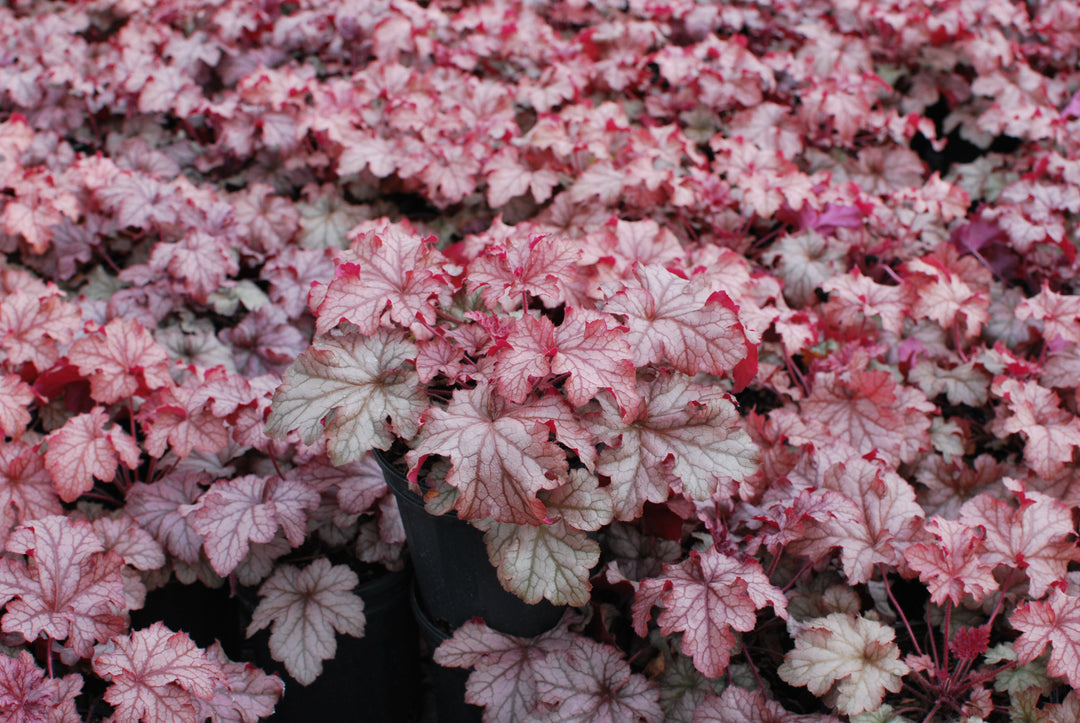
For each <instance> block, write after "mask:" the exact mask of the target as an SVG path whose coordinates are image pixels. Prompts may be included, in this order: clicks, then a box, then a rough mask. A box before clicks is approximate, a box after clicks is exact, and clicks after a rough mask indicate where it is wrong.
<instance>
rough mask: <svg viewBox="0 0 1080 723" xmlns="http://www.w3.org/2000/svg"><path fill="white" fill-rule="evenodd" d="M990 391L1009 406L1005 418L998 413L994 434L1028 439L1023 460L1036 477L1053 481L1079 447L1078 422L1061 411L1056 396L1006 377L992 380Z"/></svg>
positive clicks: (1079, 424) (1068, 413)
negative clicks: (1014, 435)
mask: <svg viewBox="0 0 1080 723" xmlns="http://www.w3.org/2000/svg"><path fill="white" fill-rule="evenodd" d="M991 391H992V392H993V393H994V394H996V395H998V396H1000V397H1002V398H1003V399H1004V400H1005V401H1006V402H1007V403H1008V414H1006V413H1005V412H1004V409H999V410H998V413H997V417H996V418H995V419H994V423H993V425H992V429H993V431H994V432H996V433H997V434H1000V435H1002V436H1004V435H1008V434H1017V433H1020V434H1023V435H1024V436H1025V437H1027V442H1026V444H1025V445H1024V460H1025V461H1026V462H1027V463H1028V464H1029V465H1030V466H1031V469H1033V470H1034V471H1035V472H1036V473H1037V474H1038V475H1039V476H1041V477H1053V476H1054V475H1056V474H1057V473H1058V472H1060V471H1061V470H1062V468H1064V466H1065V465H1066V464H1068V463H1069V462H1071V461H1072V456H1073V450H1074V449H1075V448H1077V447H1080V419H1077V418H1076V417H1075V416H1074V415H1073V414H1071V413H1070V412H1068V411H1066V410H1064V409H1062V408H1061V406H1060V404H1061V401H1060V399H1059V398H1058V395H1057V394H1056V393H1055V392H1053V391H1051V390H1049V389H1046V388H1044V387H1041V386H1039V385H1038V383H1036V382H1029V381H1022V380H1019V379H1012V378H1006V377H998V378H997V379H995V380H994V384H993V385H992V386H991Z"/></svg>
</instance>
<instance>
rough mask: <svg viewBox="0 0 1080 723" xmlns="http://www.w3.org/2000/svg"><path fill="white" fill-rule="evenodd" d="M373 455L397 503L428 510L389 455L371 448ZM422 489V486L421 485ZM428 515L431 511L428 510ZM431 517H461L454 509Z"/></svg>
mask: <svg viewBox="0 0 1080 723" xmlns="http://www.w3.org/2000/svg"><path fill="white" fill-rule="evenodd" d="M372 451H373V453H374V455H375V461H376V462H378V464H379V468H380V469H381V470H382V471H383V478H384V479H385V480H386V484H387V486H388V487H390V490H391V491H392V492H393V493H394V495H395V496H396V497H397V499H398V503H399V504H400V503H401V502H403V501H404V502H405V504H408V505H411V506H413V507H416V508H418V509H421V510H423V511H424V512H428V510H427V506H426V505H425V504H424V498H423V497H422V496H421V495H419V494H417V493H416V491H415V490H413V488H412V485H410V484H409V478H408V477H406V476H405V475H403V474H402V473H401V471H400V470H398V469H397V468H396V467H394V465H393V464H391V462H390V459H391V458H390V456H389V455H388V453H387V452H386V451H385V450H381V449H375V450H372ZM421 489H423V487H421ZM428 514H429V515H430V514H431V513H430V512H428ZM432 516H433V517H448V518H451V519H461V518H459V517H458V514H457V512H456V511H454V510H449V511H447V512H445V513H443V514H441V515H432Z"/></svg>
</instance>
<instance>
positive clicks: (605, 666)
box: [535, 636, 664, 723]
mask: <svg viewBox="0 0 1080 723" xmlns="http://www.w3.org/2000/svg"><path fill="white" fill-rule="evenodd" d="M535 669H536V674H537V681H536V692H537V696H538V698H539V700H540V704H541V706H542V708H541V710H542V711H543V710H544V709H547V710H546V711H545V712H542V713H541V714H540V715H539V716H538V719H539V720H542V721H547V722H549V723H593V721H597V722H598V721H611V723H615V721H620V722H622V721H625V722H626V723H660V722H661V721H663V720H664V713H663V710H662V709H661V708H660V700H659V698H660V691H659V689H658V687H657V685H656V684H655V683H653V682H650V681H649V680H647V679H646V678H645V676H643V675H640V674H638V673H634V672H632V671H631V670H630V664H629V663H627V662H626V661H625V660H624V659H623V657H622V654H621V653H620V652H619V651H618V650H617V649H616V648H613V647H611V646H609V645H603V644H602V643H598V642H596V641H595V640H590V639H589V638H585V637H581V636H574V637H573V639H572V642H571V644H570V647H569V648H568V649H566V650H559V651H555V652H552V653H551V654H549V655H547V656H546V657H544V658H543V659H541V660H540V661H538V662H537V663H536V664H535Z"/></svg>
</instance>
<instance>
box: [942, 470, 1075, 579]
mask: <svg viewBox="0 0 1080 723" xmlns="http://www.w3.org/2000/svg"><path fill="white" fill-rule="evenodd" d="M1005 484H1006V486H1007V487H1009V488H1010V489H1012V490H1013V491H1014V492H1016V493H1017V497H1018V498H1019V501H1020V506H1019V508H1018V509H1013V507H1012V505H1010V504H1009V503H1007V502H1003V501H1001V500H996V499H994V498H992V497H991V496H990V495H986V494H981V495H979V496H978V497H975V498H973V499H971V500H969V501H968V502H966V503H965V504H964V506H963V507H962V508H960V522H961V523H963V524H965V525H967V526H969V527H976V526H979V527H981V528H982V529H984V530H985V531H986V536H985V540H984V543H983V544H984V546H985V548H986V555H985V558H984V560H985V563H987V564H991V565H999V564H1000V565H1009V566H1012V567H1015V568H1016V569H1018V570H1023V571H1024V572H1025V573H1026V574H1027V577H1028V581H1029V583H1030V591H1029V592H1030V595H1031V597H1032V598H1033V599H1037V598H1040V597H1042V596H1043V595H1045V594H1046V591H1047V590H1048V589H1050V588H1052V587H1053V586H1055V585H1056V584H1057V582H1058V581H1059V580H1063V579H1064V578H1065V572H1066V570H1067V568H1068V566H1069V563H1070V562H1073V561H1075V560H1078V559H1080V550H1077V548H1076V542H1075V540H1074V530H1073V523H1072V512H1071V510H1070V508H1069V507H1066V506H1065V505H1063V504H1062V503H1060V502H1058V501H1057V500H1055V499H1053V498H1051V497H1048V496H1046V495H1043V494H1039V493H1038V492H1027V491H1025V490H1024V488H1023V486H1022V485H1020V483H1018V482H1016V481H1014V480H1011V479H1009V478H1006V480H1005Z"/></svg>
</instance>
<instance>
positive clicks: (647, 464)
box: [588, 374, 760, 520]
mask: <svg viewBox="0 0 1080 723" xmlns="http://www.w3.org/2000/svg"><path fill="white" fill-rule="evenodd" d="M637 394H638V396H639V397H640V398H641V399H642V402H641V404H640V405H638V407H637V408H636V410H632V412H636V413H635V414H634V415H633V416H632V417H630V418H629V419H623V417H622V415H621V414H620V410H618V409H615V408H614V405H613V404H612V403H611V402H610V400H609V398H607V397H604V396H601V397H600V398H599V403H600V405H599V406H600V413H599V414H597V415H595V416H592V417H590V418H589V420H588V421H589V422H590V424H591V427H592V431H593V433H594V434H596V436H597V437H599V438H600V439H602V440H603V441H604V442H605V444H606V445H607V446H606V448H605V449H604V450H603V451H602V452H601V453H600V457H599V464H598V466H597V472H599V473H600V474H602V475H606V476H608V477H610V478H611V485H610V487H609V489H610V491H611V496H612V500H613V502H614V504H615V517H616V518H617V519H621V520H631V519H634V518H636V517H638V516H640V515H641V509H642V505H643V504H644V503H645V502H664V501H665V500H667V498H668V496H669V495H670V494H671V489H672V487H673V486H674V487H677V488H678V491H681V492H684V493H685V494H686V495H687V496H688V497H692V498H693V499H697V500H706V499H709V498H711V497H712V496H713V495H714V494H718V493H719V494H724V492H723V491H724V490H728V489H729V487H728V485H730V484H731V483H732V480H741V479H744V478H746V477H749V476H750V475H752V474H753V473H754V472H755V471H756V469H757V463H758V460H759V459H760V452H759V450H758V448H757V446H756V445H755V444H754V442H753V441H752V440H751V439H750V435H749V434H747V433H746V431H745V430H744V429H743V428H742V427H741V426H740V419H739V414H738V411H737V410H736V409H735V405H734V403H733V402H732V399H731V397H730V396H728V395H727V394H726V393H724V392H723V390H722V389H721V388H720V387H718V386H715V385H709V386H705V385H701V384H695V383H694V382H692V381H691V380H690V378H689V377H686V376H683V375H682V374H657V375H656V376H655V377H654V378H653V379H652V380H650V381H644V380H642V381H639V382H638V385H637Z"/></svg>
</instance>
